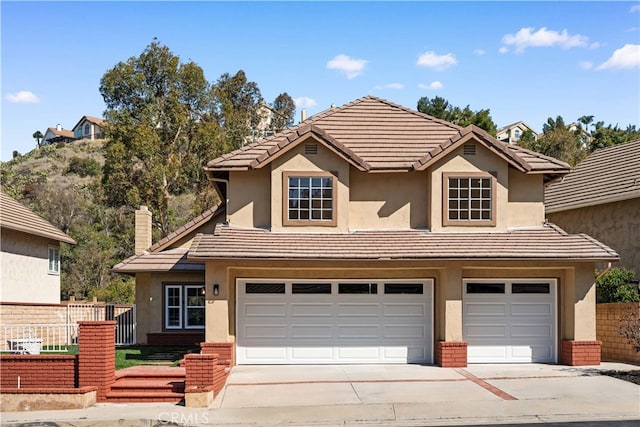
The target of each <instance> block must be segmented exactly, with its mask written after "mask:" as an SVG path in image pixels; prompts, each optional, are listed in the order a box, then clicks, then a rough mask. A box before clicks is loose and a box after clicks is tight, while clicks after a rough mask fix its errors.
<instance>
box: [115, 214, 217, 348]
mask: <svg viewBox="0 0 640 427" xmlns="http://www.w3.org/2000/svg"><path fill="white" fill-rule="evenodd" d="M151 220H152V218H151V212H150V211H149V210H148V209H147V208H146V207H144V206H143V207H141V209H140V210H138V211H136V221H135V222H136V233H135V234H136V242H135V252H136V254H135V255H133V256H132V257H130V258H128V259H126V260H124V261H123V262H121V263H119V264H117V265H116V266H114V267H113V271H114V272H117V273H123V274H130V275H134V276H135V278H136V287H135V289H136V305H137V311H138V313H139V315H138V317H137V326H136V342H137V343H139V344H150V345H192V344H194V343H200V342H202V341H204V327H205V324H204V311H205V310H204V294H202V291H203V290H204V283H205V276H204V264H203V263H197V262H195V263H193V262H188V261H187V250H188V249H189V246H190V245H191V242H192V240H193V238H194V237H195V236H196V234H197V233H213V230H214V226H215V224H216V223H218V222H220V221H223V220H224V209H221V208H220V206H216V207H214V208H212V209H209V210H207V211H205V212H204V213H202V215H200V216H198V217H197V218H195V219H193V220H192V221H190V222H188V223H187V224H185V225H184V226H182V227H180V228H179V229H177V230H176V231H175V232H173V233H171V234H169V235H168V236H167V237H165V238H164V239H162V240H160V241H159V242H157V243H156V244H154V245H152V244H151Z"/></svg>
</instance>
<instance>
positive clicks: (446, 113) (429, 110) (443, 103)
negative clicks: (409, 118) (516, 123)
mask: <svg viewBox="0 0 640 427" xmlns="http://www.w3.org/2000/svg"><path fill="white" fill-rule="evenodd" d="M418 111H420V112H421V113H425V114H428V115H430V116H433V117H437V118H439V119H442V120H446V121H448V122H451V123H454V124H456V125H458V126H462V127H467V126H469V125H475V126H478V127H479V128H481V129H484V130H485V131H487V132H488V133H489V134H491V135H493V136H496V130H497V126H496V124H495V122H494V121H493V119H492V118H491V111H490V110H489V109H488V108H487V109H484V110H478V111H473V110H472V109H471V108H470V107H469V105H467V106H466V107H464V108H460V107H455V106H453V105H451V104H449V101H447V100H446V99H444V98H442V97H439V96H436V97H435V98H433V99H429V98H428V97H426V96H424V97H422V98H420V99H419V100H418Z"/></svg>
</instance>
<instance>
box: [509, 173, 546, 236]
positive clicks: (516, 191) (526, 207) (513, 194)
mask: <svg viewBox="0 0 640 427" xmlns="http://www.w3.org/2000/svg"><path fill="white" fill-rule="evenodd" d="M508 202H509V204H508V218H507V227H509V228H515V227H531V226H541V225H542V224H544V183H543V176H542V175H526V174H524V173H522V172H518V171H517V170H515V169H509V198H508Z"/></svg>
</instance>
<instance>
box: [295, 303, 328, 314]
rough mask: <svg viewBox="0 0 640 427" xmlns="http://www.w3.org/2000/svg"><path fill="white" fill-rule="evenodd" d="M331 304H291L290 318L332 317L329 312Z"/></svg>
mask: <svg viewBox="0 0 640 427" xmlns="http://www.w3.org/2000/svg"><path fill="white" fill-rule="evenodd" d="M331 308H332V304H331V303H323V304H319V303H315V304H308V303H291V316H292V317H309V316H319V317H332V315H333V314H332V312H331Z"/></svg>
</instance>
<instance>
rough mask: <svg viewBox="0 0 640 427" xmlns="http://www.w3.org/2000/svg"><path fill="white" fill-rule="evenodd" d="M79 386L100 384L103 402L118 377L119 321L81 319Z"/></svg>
mask: <svg viewBox="0 0 640 427" xmlns="http://www.w3.org/2000/svg"><path fill="white" fill-rule="evenodd" d="M78 329H79V333H78V335H79V339H78V341H79V343H78V344H79V345H78V347H79V354H78V386H79V387H85V386H94V387H98V392H97V400H98V402H104V401H105V400H106V396H107V393H108V392H109V391H110V390H111V384H113V383H114V382H115V380H116V334H115V330H116V322H114V321H105V322H78Z"/></svg>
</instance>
